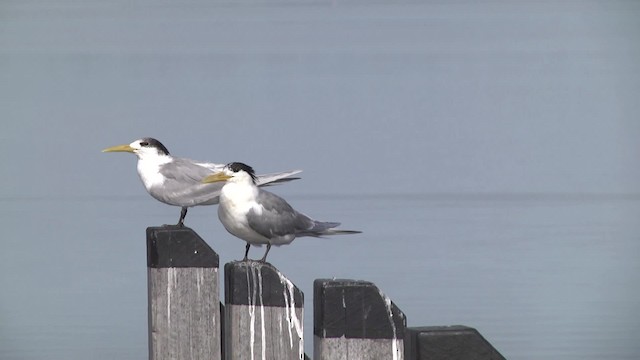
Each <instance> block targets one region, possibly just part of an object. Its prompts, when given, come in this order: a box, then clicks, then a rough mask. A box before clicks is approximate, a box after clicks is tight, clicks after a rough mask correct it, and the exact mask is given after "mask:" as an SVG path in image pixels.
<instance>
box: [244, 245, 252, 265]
mask: <svg viewBox="0 0 640 360" xmlns="http://www.w3.org/2000/svg"><path fill="white" fill-rule="evenodd" d="M250 247H251V245H250V244H249V243H247V246H246V247H245V249H244V259H242V261H247V260H249V258H248V256H249V248H250Z"/></svg>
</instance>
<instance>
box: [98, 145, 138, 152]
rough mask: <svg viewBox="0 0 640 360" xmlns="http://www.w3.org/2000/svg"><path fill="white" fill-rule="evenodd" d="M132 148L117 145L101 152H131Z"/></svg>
mask: <svg viewBox="0 0 640 360" xmlns="http://www.w3.org/2000/svg"><path fill="white" fill-rule="evenodd" d="M133 150H134V149H133V148H132V147H131V146H129V145H117V146H112V147H109V148H106V149H104V150H102V152H130V153H132V152H133Z"/></svg>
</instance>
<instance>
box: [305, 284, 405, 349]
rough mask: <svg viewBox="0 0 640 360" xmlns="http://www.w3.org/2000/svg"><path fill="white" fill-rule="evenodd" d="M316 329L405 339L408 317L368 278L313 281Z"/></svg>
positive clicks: (333, 334) (320, 332) (322, 332)
mask: <svg viewBox="0 0 640 360" xmlns="http://www.w3.org/2000/svg"><path fill="white" fill-rule="evenodd" d="M313 322H314V324H313V325H314V326H313V333H314V334H315V335H316V336H319V337H321V338H337V337H342V336H344V337H346V338H351V339H394V338H395V339H403V338H404V329H405V327H406V323H407V320H406V318H405V316H404V313H403V312H402V311H401V310H400V309H399V308H398V307H397V306H396V305H395V304H394V303H393V302H391V301H389V302H388V303H387V301H386V300H385V297H384V295H383V294H382V293H381V292H380V290H379V289H378V287H377V286H376V285H375V284H373V283H371V282H368V281H360V280H344V279H337V280H336V279H334V280H330V279H317V280H315V281H314V282H313Z"/></svg>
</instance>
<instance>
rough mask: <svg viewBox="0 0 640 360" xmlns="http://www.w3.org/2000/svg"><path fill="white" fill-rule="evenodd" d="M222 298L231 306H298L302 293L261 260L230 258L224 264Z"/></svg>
mask: <svg viewBox="0 0 640 360" xmlns="http://www.w3.org/2000/svg"><path fill="white" fill-rule="evenodd" d="M224 298H225V303H226V304H231V305H258V304H260V305H264V306H276V307H285V306H287V305H288V306H289V307H291V306H292V304H291V301H292V299H293V307H298V308H301V307H302V306H303V301H304V294H303V293H302V291H300V289H298V287H297V286H295V284H293V283H292V282H291V281H290V280H289V279H287V278H286V277H285V276H284V275H283V274H282V273H281V272H280V271H278V269H276V268H275V267H274V266H273V265H271V264H269V263H263V262H260V261H253V260H249V261H232V262H229V263H226V264H225V265H224Z"/></svg>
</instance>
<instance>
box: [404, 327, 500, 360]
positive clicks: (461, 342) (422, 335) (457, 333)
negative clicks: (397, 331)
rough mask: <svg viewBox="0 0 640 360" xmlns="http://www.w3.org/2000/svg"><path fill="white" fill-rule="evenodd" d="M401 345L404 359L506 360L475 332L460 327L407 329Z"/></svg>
mask: <svg viewBox="0 0 640 360" xmlns="http://www.w3.org/2000/svg"><path fill="white" fill-rule="evenodd" d="M404 345H405V346H404V347H405V358H406V359H416V360H426V359H429V360H448V359H477V360H505V358H504V356H502V355H501V354H500V353H499V352H498V350H496V349H495V348H494V347H493V345H491V344H490V343H489V342H488V341H487V340H486V339H485V338H484V337H483V336H482V335H480V333H479V332H478V331H477V330H476V329H474V328H471V327H467V326H462V325H453V326H423V327H410V328H407V337H406V339H405V343H404Z"/></svg>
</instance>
